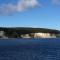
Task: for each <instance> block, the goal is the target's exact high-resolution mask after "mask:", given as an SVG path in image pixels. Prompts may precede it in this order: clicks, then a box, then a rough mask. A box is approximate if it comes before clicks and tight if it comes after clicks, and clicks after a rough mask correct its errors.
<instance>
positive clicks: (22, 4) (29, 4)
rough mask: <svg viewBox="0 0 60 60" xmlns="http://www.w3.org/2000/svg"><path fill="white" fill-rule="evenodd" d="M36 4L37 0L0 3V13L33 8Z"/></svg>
mask: <svg viewBox="0 0 60 60" xmlns="http://www.w3.org/2000/svg"><path fill="white" fill-rule="evenodd" d="M37 6H39V3H38V1H37V0H18V2H17V4H13V3H8V4H1V5H0V14H12V13H15V12H22V11H25V10H27V9H29V8H35V7H37Z"/></svg>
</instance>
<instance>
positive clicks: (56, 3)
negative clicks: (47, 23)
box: [52, 0, 60, 5]
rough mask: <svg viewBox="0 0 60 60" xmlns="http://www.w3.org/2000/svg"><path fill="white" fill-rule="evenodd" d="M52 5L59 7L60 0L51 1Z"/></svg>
mask: <svg viewBox="0 0 60 60" xmlns="http://www.w3.org/2000/svg"><path fill="white" fill-rule="evenodd" d="M52 3H53V4H54V5H60V0H52Z"/></svg>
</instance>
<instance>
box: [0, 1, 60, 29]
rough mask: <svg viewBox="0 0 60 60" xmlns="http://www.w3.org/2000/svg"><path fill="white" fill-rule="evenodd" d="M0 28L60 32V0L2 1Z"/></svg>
mask: <svg viewBox="0 0 60 60" xmlns="http://www.w3.org/2000/svg"><path fill="white" fill-rule="evenodd" d="M0 27H39V28H49V29H57V30H60V0H0Z"/></svg>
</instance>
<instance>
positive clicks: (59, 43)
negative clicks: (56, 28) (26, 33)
mask: <svg viewBox="0 0 60 60" xmlns="http://www.w3.org/2000/svg"><path fill="white" fill-rule="evenodd" d="M0 60H60V38H50V39H49V38H45V39H44V38H31V39H29V38H23V39H14V38H13V39H0Z"/></svg>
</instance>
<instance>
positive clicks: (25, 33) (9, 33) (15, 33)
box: [0, 28, 60, 38]
mask: <svg viewBox="0 0 60 60" xmlns="http://www.w3.org/2000/svg"><path fill="white" fill-rule="evenodd" d="M58 37H59V38H60V33H59V32H58V31H55V30H54V31H53V30H44V29H32V28H31V29H28V28H27V29H21V28H20V29H0V38H58Z"/></svg>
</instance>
